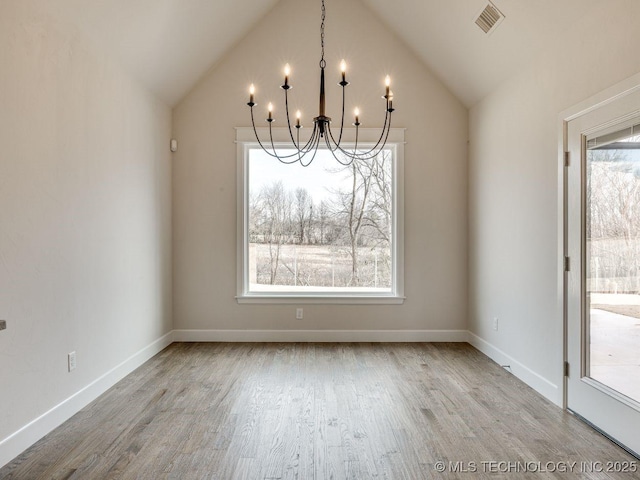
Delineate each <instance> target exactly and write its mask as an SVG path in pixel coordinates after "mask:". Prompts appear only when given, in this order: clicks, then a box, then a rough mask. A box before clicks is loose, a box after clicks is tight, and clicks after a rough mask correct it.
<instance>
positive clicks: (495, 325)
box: [493, 317, 498, 332]
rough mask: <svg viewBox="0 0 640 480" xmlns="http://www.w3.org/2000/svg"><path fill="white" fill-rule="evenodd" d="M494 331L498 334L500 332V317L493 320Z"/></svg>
mask: <svg viewBox="0 0 640 480" xmlns="http://www.w3.org/2000/svg"><path fill="white" fill-rule="evenodd" d="M493 329H494V330H495V331H496V332H497V331H498V317H495V318H494V319H493Z"/></svg>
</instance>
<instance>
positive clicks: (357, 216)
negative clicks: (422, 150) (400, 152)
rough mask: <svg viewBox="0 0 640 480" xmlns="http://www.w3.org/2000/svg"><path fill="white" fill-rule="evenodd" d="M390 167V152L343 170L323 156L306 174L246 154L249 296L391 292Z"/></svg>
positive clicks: (391, 191) (323, 154) (392, 186)
mask: <svg viewBox="0 0 640 480" xmlns="http://www.w3.org/2000/svg"><path fill="white" fill-rule="evenodd" d="M254 152H255V154H254ZM393 162H394V157H393V150H392V149H385V150H383V151H382V152H381V153H380V154H379V155H378V156H376V157H375V158H373V159H371V160H367V161H355V162H353V163H352V164H350V165H348V166H341V165H340V164H338V163H336V161H335V159H334V158H333V157H332V156H331V155H330V153H329V152H326V151H325V152H320V153H319V154H318V158H317V159H316V160H315V162H314V164H315V165H314V164H312V166H313V168H314V170H313V171H310V170H308V169H305V168H304V167H301V166H300V165H297V164H296V165H285V166H282V165H281V164H280V163H279V162H278V161H277V160H274V159H272V158H270V157H267V156H264V155H262V154H261V153H260V152H259V151H258V150H255V151H254V150H252V151H251V155H250V156H249V165H248V171H249V182H248V183H249V195H248V198H249V205H248V207H249V210H248V222H249V223H248V225H249V242H250V245H249V249H248V250H249V255H250V257H251V258H250V261H249V268H250V269H251V270H253V271H250V272H249V278H250V279H251V283H252V285H251V286H252V288H255V289H257V290H259V291H279V290H290V289H292V288H293V289H295V288H303V289H311V290H313V289H314V288H315V289H319V290H320V291H324V290H331V289H350V288H355V289H359V291H379V292H389V291H391V289H392V286H393V261H392V257H393V256H392V247H393V212H394V210H393V208H394V207H393V191H394V179H393V175H394V168H393ZM308 168H309V169H311V168H312V167H308ZM274 171H277V174H276V173H274Z"/></svg>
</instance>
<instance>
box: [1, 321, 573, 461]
mask: <svg viewBox="0 0 640 480" xmlns="http://www.w3.org/2000/svg"><path fill="white" fill-rule="evenodd" d="M173 342H319V343H322V342H382V343H388V342H468V343H470V344H471V345H473V346H474V347H475V348H477V349H478V350H480V351H481V352H482V353H484V354H485V355H487V356H488V357H489V358H491V359H492V360H494V361H495V362H497V363H499V364H500V365H506V364H508V365H510V366H511V371H512V372H513V374H514V375H516V377H518V378H519V379H521V380H522V381H523V382H525V383H526V384H527V385H529V386H530V387H532V388H533V389H535V390H536V391H538V392H539V393H540V394H542V395H544V396H545V397H546V398H548V399H549V400H550V401H552V402H553V403H555V404H557V405H559V406H562V397H561V392H560V389H559V388H558V386H557V385H554V384H553V383H551V382H550V381H548V380H547V379H545V378H544V377H542V376H540V375H539V374H537V373H536V372H534V371H533V370H531V369H529V368H528V367H526V366H525V365H523V364H522V363H520V362H518V361H517V360H515V359H514V358H513V357H511V356H510V355H508V354H506V353H505V352H503V351H502V350H500V349H498V348H496V347H494V346H493V345H491V344H490V343H489V342H487V341H485V340H483V339H482V338H480V337H478V336H477V335H475V334H473V333H471V332H469V331H467V330H173V331H171V332H169V333H167V334H166V335H164V336H163V337H161V338H159V339H158V340H156V341H154V342H153V343H151V344H150V345H148V346H147V347H145V348H143V349H142V350H140V351H139V352H137V353H135V354H134V355H132V356H131V357H129V358H128V359H126V360H125V361H123V362H122V363H121V364H119V365H117V366H116V367H114V368H113V369H111V370H110V371H108V372H107V373H105V374H104V375H102V376H101V377H100V378H98V379H96V380H95V381H93V382H91V383H90V384H89V385H87V386H86V387H84V388H83V389H82V390H80V391H78V392H77V393H75V394H73V395H72V396H70V397H69V398H67V399H66V400H64V401H63V402H61V403H60V404H59V405H56V406H55V407H53V408H52V409H51V410H49V411H48V412H46V413H44V414H42V415H41V416H39V417H38V418H36V419H35V420H33V421H32V422H30V423H29V424H27V425H25V426H24V427H22V428H21V429H20V430H18V431H17V432H15V433H13V434H11V435H10V436H8V437H7V438H5V439H3V440H1V441H0V468H1V467H2V466H4V465H5V464H7V463H8V462H10V461H11V460H13V459H14V458H15V457H17V456H18V455H20V453H22V452H23V451H24V450H26V449H27V448H29V447H30V446H31V445H33V444H34V443H36V442H37V441H38V440H40V439H41V438H42V437H44V436H45V435H46V434H47V433H49V432H50V431H51V430H53V429H54V428H56V427H57V426H59V425H60V424H62V423H63V422H65V421H66V420H68V419H69V418H71V417H72V416H73V415H75V414H76V413H77V412H79V411H80V410H81V409H83V408H84V407H85V406H87V405H88V404H89V403H91V402H92V401H93V400H95V399H96V398H97V397H99V396H100V395H102V394H103V393H104V392H105V391H107V390H108V389H109V388H111V387H112V386H113V385H115V384H116V383H118V382H119V381H120V380H121V379H122V378H124V377H125V376H127V375H128V374H129V373H131V372H133V371H134V370H135V369H136V368H138V367H139V366H140V365H142V364H143V363H144V362H146V361H147V360H149V359H150V358H151V357H153V356H154V355H155V354H157V353H158V352H160V351H162V350H163V349H164V348H166V347H168V346H169V345H171V343H173Z"/></svg>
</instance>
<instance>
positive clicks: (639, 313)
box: [565, 92, 640, 452]
mask: <svg viewBox="0 0 640 480" xmlns="http://www.w3.org/2000/svg"><path fill="white" fill-rule="evenodd" d="M567 143H568V150H569V158H570V162H569V166H568V167H566V168H565V175H566V184H565V188H566V192H565V193H566V197H565V198H566V247H565V248H566V254H567V257H568V265H567V269H568V272H567V283H566V287H567V290H566V307H567V359H568V363H569V372H568V373H569V375H568V378H567V406H568V408H569V409H570V410H572V411H573V412H575V413H576V414H578V415H580V416H582V417H583V418H585V419H586V420H587V421H589V422H590V423H592V424H593V425H595V426H596V427H597V428H598V429H600V430H601V431H603V432H604V433H605V434H607V435H609V436H610V437H611V438H613V439H614V440H616V441H617V442H618V443H620V444H622V445H624V446H625V447H626V448H627V449H628V450H630V451H632V452H640V434H639V433H638V432H640V93H638V92H635V93H631V94H629V95H628V96H624V97H622V98H618V99H617V100H615V101H611V102H608V103H606V104H605V105H604V106H602V107H600V108H597V109H593V110H591V111H589V112H588V113H586V114H584V115H581V116H579V117H577V118H575V119H573V120H571V121H570V122H569V123H568V126H567Z"/></svg>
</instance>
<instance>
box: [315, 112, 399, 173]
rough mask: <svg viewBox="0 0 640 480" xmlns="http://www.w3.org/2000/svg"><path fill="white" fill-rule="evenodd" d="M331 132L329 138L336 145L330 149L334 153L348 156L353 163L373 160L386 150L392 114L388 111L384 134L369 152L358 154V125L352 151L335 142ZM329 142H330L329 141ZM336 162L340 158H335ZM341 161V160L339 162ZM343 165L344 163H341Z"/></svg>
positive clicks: (383, 129)
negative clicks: (337, 152)
mask: <svg viewBox="0 0 640 480" xmlns="http://www.w3.org/2000/svg"><path fill="white" fill-rule="evenodd" d="M328 130H329V137H331V141H332V142H333V144H334V145H335V147H331V146H329V149H330V150H331V152H332V153H334V152H336V151H339V152H340V153H342V154H343V155H345V156H347V157H348V158H350V159H351V161H353V160H356V159H358V160H371V159H373V158H375V157H376V156H377V155H378V154H379V153H380V152H381V151H382V149H383V148H384V146H385V145H386V143H387V140H388V138H389V133H390V131H391V112H389V111H387V114H386V115H385V119H384V125H383V127H382V132H381V133H380V137H379V138H378V141H377V142H376V143H375V145H374V146H373V147H372V148H371V149H369V150H367V151H363V152H360V153H359V152H358V133H359V129H358V126H357V125H356V142H355V145H354V148H353V150H352V151H349V150H346V149H344V148H342V146H341V145H340V143H339V142H336V141H335V138H334V137H333V133H332V132H331V128H329V129H328ZM327 142H328V140H327ZM327 145H329V143H327ZM334 157H335V158H336V160H338V158H337V157H336V156H335V154H334ZM338 161H340V160H338ZM340 163H343V164H344V162H340Z"/></svg>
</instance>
